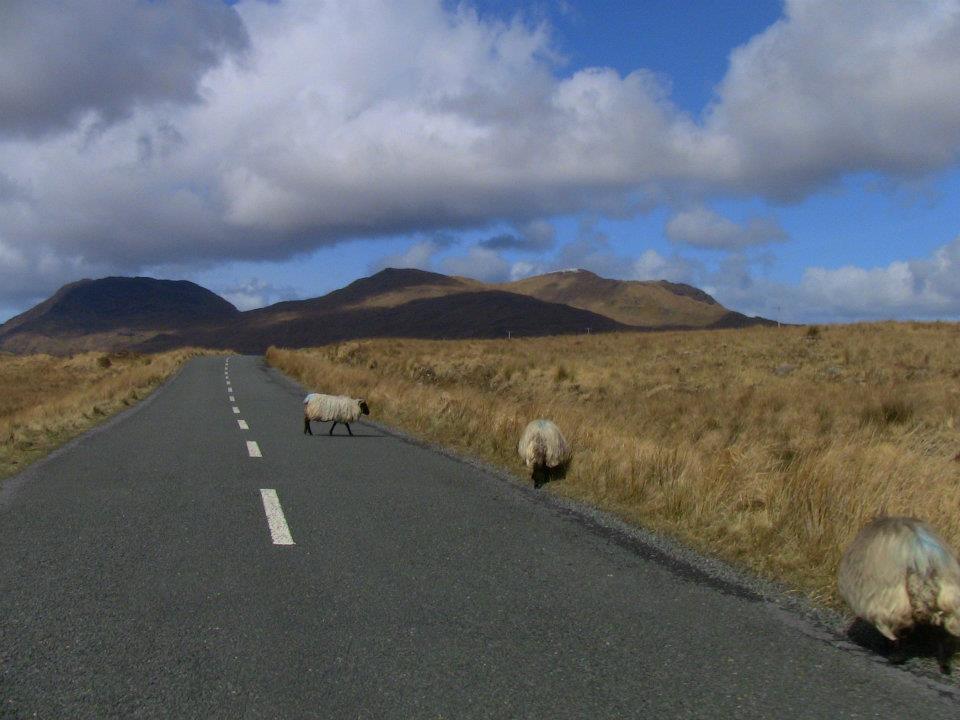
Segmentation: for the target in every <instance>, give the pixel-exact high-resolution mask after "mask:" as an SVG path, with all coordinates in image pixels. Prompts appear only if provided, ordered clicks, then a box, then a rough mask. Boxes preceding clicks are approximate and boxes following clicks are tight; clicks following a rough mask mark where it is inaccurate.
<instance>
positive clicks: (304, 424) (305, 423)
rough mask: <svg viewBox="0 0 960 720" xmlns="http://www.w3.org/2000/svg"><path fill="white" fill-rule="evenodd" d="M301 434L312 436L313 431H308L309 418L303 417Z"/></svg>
mask: <svg viewBox="0 0 960 720" xmlns="http://www.w3.org/2000/svg"><path fill="white" fill-rule="evenodd" d="M303 434H304V435H313V430H311V429H310V418H308V417H305V418H304V419H303Z"/></svg>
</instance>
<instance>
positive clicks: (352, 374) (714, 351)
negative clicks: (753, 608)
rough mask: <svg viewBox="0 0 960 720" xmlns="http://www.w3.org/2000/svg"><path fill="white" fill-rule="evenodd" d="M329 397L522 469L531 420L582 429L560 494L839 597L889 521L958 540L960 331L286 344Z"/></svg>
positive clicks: (832, 600)
mask: <svg viewBox="0 0 960 720" xmlns="http://www.w3.org/2000/svg"><path fill="white" fill-rule="evenodd" d="M267 359H268V361H269V362H270V364H272V365H274V366H276V367H278V368H279V369H281V370H283V371H284V372H286V373H287V374H289V375H290V376H292V377H294V378H296V379H297V380H299V381H300V382H301V383H302V384H303V385H304V386H306V387H308V388H310V389H311V390H315V391H318V392H328V393H335V394H349V395H351V396H353V397H364V398H365V399H366V400H367V401H368V403H369V404H370V408H371V413H372V417H374V418H375V419H378V420H381V421H383V422H385V423H387V424H390V425H393V426H396V427H399V428H402V429H404V430H406V431H407V432H409V433H411V434H413V435H416V436H419V437H421V438H424V439H428V440H431V441H436V442H439V443H442V444H444V445H448V446H451V447H455V448H458V449H460V450H462V451H465V452H468V453H471V454H474V455H477V456H480V457H483V458H485V459H487V460H490V461H492V462H494V463H497V464H499V465H503V466H507V467H509V468H512V469H514V470H515V471H516V473H517V474H518V475H520V474H524V476H525V469H524V468H523V467H522V465H521V464H520V461H519V458H518V457H517V454H516V443H517V440H518V438H519V436H520V433H521V431H522V429H523V427H524V425H525V424H526V423H527V422H528V421H529V420H531V419H534V418H537V417H547V418H551V419H553V420H554V421H555V422H556V423H557V424H558V425H559V426H560V427H561V429H562V430H563V432H564V434H565V435H566V436H567V439H568V440H569V441H570V443H571V445H572V447H573V451H574V460H573V465H572V467H571V468H570V471H569V473H568V474H567V476H566V478H565V479H564V480H562V481H559V482H553V483H550V484H549V485H548V486H546V488H545V490H546V491H548V492H554V493H558V494H561V495H566V496H570V497H572V498H576V499H578V500H581V501H585V502H588V503H591V504H594V505H596V506H599V507H603V508H605V509H608V510H611V511H613V512H615V513H616V514H618V515H620V516H621V517H623V518H625V519H627V520H629V521H631V522H634V523H637V524H640V525H642V526H644V527H648V528H650V529H654V530H657V531H660V532H664V533H667V534H670V535H672V536H674V537H676V538H678V539H680V540H681V541H683V542H685V543H686V544H688V545H691V546H693V547H696V548H698V549H700V550H703V551H706V552H708V553H712V554H716V555H719V556H721V557H724V558H726V559H728V560H731V561H733V562H735V563H738V564H741V565H745V566H747V567H749V568H751V569H752V570H754V571H755V572H758V573H759V574H761V575H764V576H766V577H769V578H773V579H776V580H780V581H783V582H785V583H787V584H788V585H789V586H792V587H794V588H797V589H800V590H801V591H803V592H805V593H806V594H808V595H809V596H811V597H812V598H813V599H815V600H817V601H821V602H826V603H829V604H836V603H837V602H838V599H837V595H836V580H835V578H836V570H837V566H838V563H839V560H840V554H841V552H842V550H843V548H844V547H845V546H846V545H847V544H848V543H849V542H850V540H851V539H852V538H853V536H854V535H855V534H856V532H857V531H858V530H859V528H860V527H861V526H862V525H863V524H864V523H866V522H867V521H868V520H869V519H871V518H872V517H874V516H876V515H878V514H882V513H887V514H905V515H913V516H916V517H920V518H923V519H925V520H927V521H929V522H931V523H932V524H933V525H934V526H936V527H937V528H939V529H940V530H941V531H942V532H943V533H944V535H945V536H946V538H947V539H948V540H949V541H950V542H951V543H952V544H953V545H954V547H955V548H960V512H958V508H960V454H958V453H960V435H958V429H957V423H958V422H960V327H958V326H957V325H956V324H940V323H931V324H918V323H911V324H903V323H880V324H864V325H851V326H828V327H820V328H812V327H811V328H806V327H804V328H797V327H790V328H753V329H744V330H729V331H697V332H664V333H623V334H613V335H590V336H572V337H570V336H568V337H553V338H537V339H526V338H525V339H514V340H495V341H418V340H373V341H362V342H351V343H345V344H339V345H331V346H325V347H321V348H316V349H309V350H298V351H291V350H282V349H277V348H271V349H270V350H269V351H268V353H267Z"/></svg>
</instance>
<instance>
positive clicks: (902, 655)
mask: <svg viewBox="0 0 960 720" xmlns="http://www.w3.org/2000/svg"><path fill="white" fill-rule="evenodd" d="M892 645H893V650H892V651H891V652H890V654H889V655H888V656H887V660H889V661H890V664H891V665H903V664H904V663H905V662H906V661H907V659H908V658H907V653H906V651H905V650H904V649H903V643H901V641H900V638H897V639H895V640H894V641H893V642H892Z"/></svg>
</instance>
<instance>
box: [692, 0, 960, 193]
mask: <svg viewBox="0 0 960 720" xmlns="http://www.w3.org/2000/svg"><path fill="white" fill-rule="evenodd" d="M958 76H960V3H958V2H957V1H956V0H927V1H924V2H903V1H902V0H871V2H836V1H834V0H787V2H786V4H785V17H784V18H783V19H781V20H780V21H779V22H777V23H775V24H774V25H772V26H771V27H770V28H768V29H767V30H766V31H765V32H763V33H761V34H759V35H757V36H756V37H754V38H753V39H752V40H750V42H748V43H747V44H746V45H744V46H742V47H740V48H737V49H736V50H734V52H733V53H732V54H731V56H730V68H729V71H728V72H727V75H726V77H725V78H724V80H723V82H722V84H721V85H720V87H719V89H718V99H717V102H716V104H715V106H714V107H713V109H712V111H711V113H710V114H709V116H708V119H707V123H706V130H707V132H708V133H709V134H710V135H711V136H712V137H713V138H714V139H715V140H716V141H718V142H719V141H720V138H725V139H726V142H727V143H728V145H729V147H731V148H732V152H731V156H732V157H734V158H736V162H735V164H733V165H731V166H730V167H729V168H728V175H727V180H728V182H729V184H730V185H732V186H739V187H740V188H742V189H744V190H746V191H748V192H757V193H761V194H765V195H768V196H769V195H772V196H775V197H781V198H791V199H796V198H799V197H802V196H803V195H804V194H806V193H808V192H811V191H814V190H816V189H818V188H820V187H822V186H823V185H824V184H825V183H830V182H832V181H834V180H836V179H838V178H839V177H842V176H843V175H845V174H847V173H853V172H861V171H875V172H881V173H891V174H894V175H905V176H908V177H909V176H913V175H918V174H922V173H926V172H929V171H931V170H935V169H938V168H943V167H946V166H947V165H950V164H952V163H954V162H956V160H957V157H958V150H960V84H958V83H957V82H956V78H957V77H958Z"/></svg>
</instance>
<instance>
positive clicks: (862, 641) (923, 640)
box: [847, 618, 960, 675]
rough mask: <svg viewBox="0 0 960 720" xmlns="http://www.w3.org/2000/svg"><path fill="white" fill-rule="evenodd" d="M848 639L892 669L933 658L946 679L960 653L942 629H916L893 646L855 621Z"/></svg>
mask: <svg viewBox="0 0 960 720" xmlns="http://www.w3.org/2000/svg"><path fill="white" fill-rule="evenodd" d="M847 637H848V638H849V639H850V640H851V641H853V642H854V643H856V644H857V645H859V646H860V647H862V648H864V649H865V650H869V651H870V652H872V653H875V654H876V655H879V656H880V657H883V658H886V659H887V660H889V661H890V663H892V664H894V665H901V664H903V663H905V662H908V661H909V660H911V659H913V658H933V659H935V660H936V661H937V664H938V665H939V666H940V671H941V672H942V673H944V674H946V675H949V674H950V673H951V658H952V657H953V655H954V654H955V653H956V652H957V651H958V650H960V645H958V643H957V640H956V638H954V637H953V636H952V635H951V634H950V633H948V632H947V631H945V630H944V629H943V628H942V627H936V626H933V625H918V626H917V627H915V628H914V629H913V630H911V631H910V632H909V633H906V634H905V635H904V636H903V637H901V638H900V642H899V643H896V644H895V643H892V642H890V640H888V639H887V638H885V637H884V636H883V635H881V634H880V632H879V631H878V630H877V629H876V628H875V627H874V626H873V625H871V624H870V623H868V622H866V621H865V620H862V619H861V618H857V619H856V620H854V621H853V623H852V624H851V625H850V627H849V628H847Z"/></svg>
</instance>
